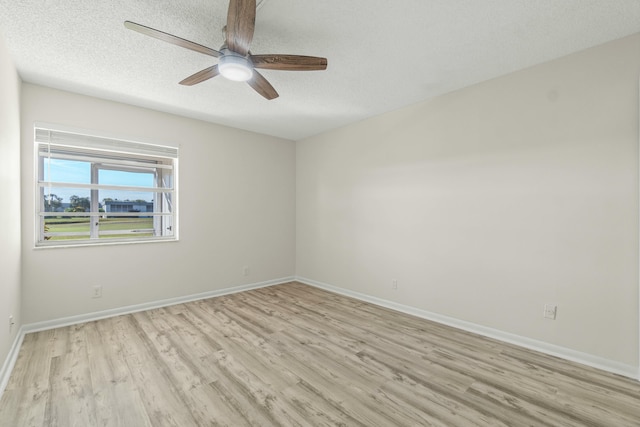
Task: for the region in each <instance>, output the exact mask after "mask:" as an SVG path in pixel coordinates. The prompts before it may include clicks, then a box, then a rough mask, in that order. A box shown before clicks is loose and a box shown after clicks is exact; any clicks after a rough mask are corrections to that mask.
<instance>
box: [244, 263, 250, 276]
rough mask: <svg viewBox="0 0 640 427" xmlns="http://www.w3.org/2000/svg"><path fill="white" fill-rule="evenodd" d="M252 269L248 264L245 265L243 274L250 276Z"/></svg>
mask: <svg viewBox="0 0 640 427" xmlns="http://www.w3.org/2000/svg"><path fill="white" fill-rule="evenodd" d="M250 271H251V270H250V269H249V266H248V265H245V266H244V267H242V275H243V276H248V275H249V272H250Z"/></svg>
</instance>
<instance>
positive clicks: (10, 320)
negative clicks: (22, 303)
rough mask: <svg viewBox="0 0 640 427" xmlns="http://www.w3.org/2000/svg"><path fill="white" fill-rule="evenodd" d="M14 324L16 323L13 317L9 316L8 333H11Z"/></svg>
mask: <svg viewBox="0 0 640 427" xmlns="http://www.w3.org/2000/svg"><path fill="white" fill-rule="evenodd" d="M15 324H16V321H15V320H13V315H11V316H9V332H11V329H13V325H15Z"/></svg>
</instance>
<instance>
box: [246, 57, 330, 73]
mask: <svg viewBox="0 0 640 427" xmlns="http://www.w3.org/2000/svg"><path fill="white" fill-rule="evenodd" d="M250 59H251V62H253V66H254V67H255V68H262V69H265V70H284V71H314V70H326V69H327V58H319V57H317V56H302V55H251V56H250Z"/></svg>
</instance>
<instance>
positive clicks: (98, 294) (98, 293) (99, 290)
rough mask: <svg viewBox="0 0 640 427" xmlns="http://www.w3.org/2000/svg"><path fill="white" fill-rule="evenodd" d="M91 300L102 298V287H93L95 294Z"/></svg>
mask: <svg viewBox="0 0 640 427" xmlns="http://www.w3.org/2000/svg"><path fill="white" fill-rule="evenodd" d="M91 298H102V285H94V286H93V294H92V295H91Z"/></svg>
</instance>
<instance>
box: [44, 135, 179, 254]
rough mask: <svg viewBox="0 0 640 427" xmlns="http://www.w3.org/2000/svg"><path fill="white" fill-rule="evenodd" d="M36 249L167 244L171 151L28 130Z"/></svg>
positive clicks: (172, 192) (172, 225)
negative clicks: (34, 172) (31, 147)
mask: <svg viewBox="0 0 640 427" xmlns="http://www.w3.org/2000/svg"><path fill="white" fill-rule="evenodd" d="M35 148H36V149H35V153H36V165H37V167H36V170H37V177H38V179H37V183H36V201H37V203H36V211H37V212H36V217H37V219H36V224H37V233H36V246H61V245H74V244H75V245H77V244H103V243H114V242H131V241H136V242H140V241H157V240H175V239H176V238H177V230H176V226H177V220H176V219H177V218H176V200H177V194H176V174H177V170H176V169H177V163H178V149H177V148H175V147H166V146H159V145H152V144H145V143H140V142H132V141H125V140H119V139H109V138H103V137H97V136H90V135H83V134H81V133H78V132H68V131H62V130H56V129H53V128H51V127H50V126H39V125H36V127H35Z"/></svg>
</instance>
